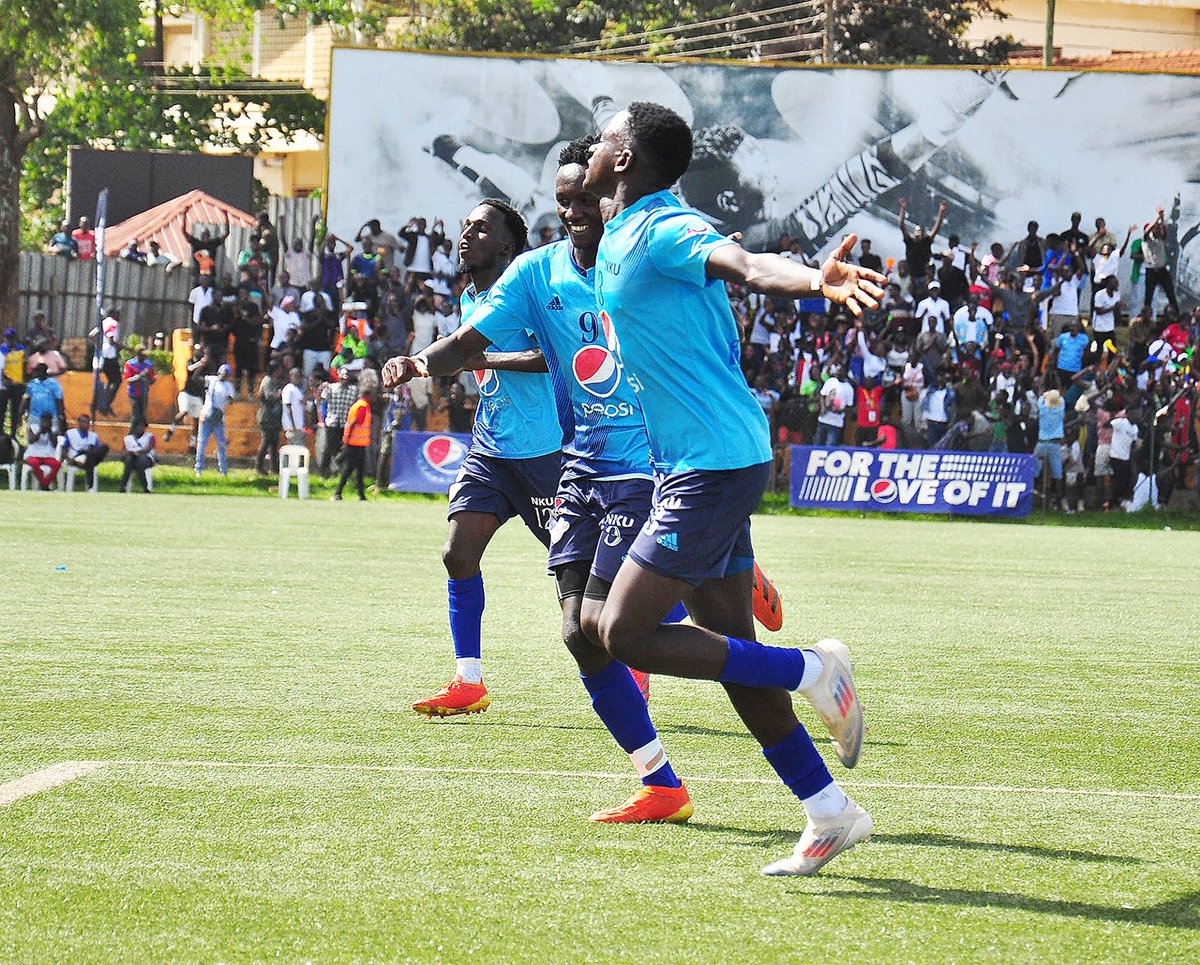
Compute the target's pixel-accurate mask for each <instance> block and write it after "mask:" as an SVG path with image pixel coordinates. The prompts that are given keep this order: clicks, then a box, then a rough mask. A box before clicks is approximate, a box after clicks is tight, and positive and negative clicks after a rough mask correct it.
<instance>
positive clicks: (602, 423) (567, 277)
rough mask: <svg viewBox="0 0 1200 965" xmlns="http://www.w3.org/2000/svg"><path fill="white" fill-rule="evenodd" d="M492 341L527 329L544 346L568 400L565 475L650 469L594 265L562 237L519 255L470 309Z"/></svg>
mask: <svg viewBox="0 0 1200 965" xmlns="http://www.w3.org/2000/svg"><path fill="white" fill-rule="evenodd" d="M470 324H472V325H474V326H475V328H477V329H478V330H479V331H480V332H481V333H482V334H484V335H486V336H487V337H488V338H489V339H491V340H492V341H493V343H507V341H508V340H509V339H511V338H513V337H516V336H518V335H519V334H520V333H521V332H523V331H525V330H526V329H528V330H530V331H532V332H533V335H534V338H536V339H537V342H538V344H539V345H540V346H541V347H542V353H543V354H544V355H545V356H546V364H547V366H548V368H549V369H550V373H551V376H552V377H553V379H554V382H555V387H556V390H557V391H556V393H555V394H556V396H557V397H558V398H559V399H560V401H561V402H563V404H564V408H565V409H566V411H565V412H564V413H563V415H564V416H565V418H566V420H567V424H568V425H569V426H570V427H571V428H570V429H569V430H568V434H567V442H566V444H565V445H564V446H563V452H564V453H565V454H566V459H565V460H564V463H563V477H564V478H568V479H571V478H582V477H591V478H600V479H612V478H618V477H619V478H628V477H630V476H635V475H639V476H646V477H649V476H650V446H649V440H648V439H647V437H646V423H645V420H644V419H643V418H642V412H641V408H640V407H639V406H638V402H637V397H636V395H635V394H634V392H633V389H632V388H630V386H629V383H628V382H627V381H626V380H625V378H624V377H623V374H622V372H621V368H620V366H619V365H618V364H617V359H616V357H615V356H614V355H613V353H612V351H611V350H610V349H609V348H608V346H607V344H606V343H605V339H604V329H603V326H602V325H601V324H600V318H599V315H598V313H597V312H596V291H595V284H594V282H593V272H592V271H587V272H585V271H583V270H581V269H580V268H579V266H578V265H576V264H575V260H574V258H572V257H571V244H570V242H569V241H565V240H564V241H557V242H555V243H554V244H550V245H546V246H544V247H541V248H538V249H536V250H535V251H530V252H526V253H525V254H523V255H521V256H520V257H519V258H517V259H516V261H514V262H513V263H512V264H511V265H509V267H508V270H507V271H505V273H504V275H503V276H502V277H501V278H500V280H499V281H497V282H496V283H495V284H494V285H492V287H491V288H490V289H489V290H488V293H487V297H486V298H484V299H483V300H482V302H481V303H479V304H478V305H477V306H476V307H475V309H474V310H473V311H472V314H471V322H470Z"/></svg>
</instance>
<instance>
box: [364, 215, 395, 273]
mask: <svg viewBox="0 0 1200 965" xmlns="http://www.w3.org/2000/svg"><path fill="white" fill-rule="evenodd" d="M354 238H355V240H356V241H358V242H359V243H360V244H361V245H362V246H363V249H364V250H368V251H374V252H377V253H379V254H380V255H381V256H382V259H383V267H384V268H385V269H386V270H387V272H388V273H389V274H391V272H392V270H393V269H394V268H395V266H396V252H398V251H403V250H404V242H402V241H401V240H400V239H399V238H397V237H396V236H395V235H394V234H392V233H391V232H390V231H384V230H383V226H382V225H381V224H380V223H379V219H378V218H372V219H371V220H370V221H368V222H366V223H365V224H364V225H363V226H362V227H361V228H359V229H358V234H356V235H355V236H354ZM381 248H382V249H383V250H382V251H380V249H381Z"/></svg>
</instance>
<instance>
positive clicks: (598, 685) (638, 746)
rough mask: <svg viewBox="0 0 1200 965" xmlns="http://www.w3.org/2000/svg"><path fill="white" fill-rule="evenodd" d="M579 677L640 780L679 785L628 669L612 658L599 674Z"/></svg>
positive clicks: (594, 708)
mask: <svg viewBox="0 0 1200 965" xmlns="http://www.w3.org/2000/svg"><path fill="white" fill-rule="evenodd" d="M580 679H581V680H582V681H583V685H584V686H585V687H586V688H587V692H588V693H589V694H591V695H592V709H593V710H595V711H596V716H597V717H599V718H600V719H601V720H602V721H603V722H604V726H605V727H607V728H608V732H609V733H610V734H612V735H613V737H614V738H615V739H616V742H617V743H618V744H619V745H620V746H621V750H623V751H624V752H625V753H626V754H628V755H629V758H630V760H632V761H633V766H634V767H635V768H636V769H637V772H638V774H639V775H640V776H641V779H642V783H643V784H647V785H651V784H652V785H657V786H658V787H679V784H680V781H679V778H677V777H676V776H675V772H674V771H673V770H672V769H671V763H670V761H668V760H667V752H666V751H664V750H663V746H662V742H661V741H659V739H658V734H657V733H656V732H655V730H654V724H653V723H651V722H650V711H649V710H648V709H647V707H646V699H645V698H644V697H643V696H642V692H641V691H640V690H639V689H638V685H637V683H636V682H635V681H634V679H633V675H632V674H631V673H630V672H629V668H628V667H626V666H625V664H623V663H621V662H620V661H619V660H612V661H610V662H609V664H608V666H606V667H605V668H604V669H603V670H601V671H600V672H599V673H594V674H590V675H585V674H580Z"/></svg>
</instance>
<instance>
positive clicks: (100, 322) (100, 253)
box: [91, 188, 108, 423]
mask: <svg viewBox="0 0 1200 965" xmlns="http://www.w3.org/2000/svg"><path fill="white" fill-rule="evenodd" d="M107 223H108V188H104V189H103V190H102V191H101V192H100V197H98V198H97V199H96V344H95V346H94V352H93V355H92V413H91V416H92V422H93V423H94V422H95V421H96V402H97V400H98V399H99V398H100V392H101V389H100V369H101V367H102V366H103V364H104V354H103V353H104V229H105V226H106V225H107Z"/></svg>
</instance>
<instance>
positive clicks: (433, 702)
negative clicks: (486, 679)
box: [412, 675, 492, 717]
mask: <svg viewBox="0 0 1200 965" xmlns="http://www.w3.org/2000/svg"><path fill="white" fill-rule="evenodd" d="M491 703H492V698H491V697H489V696H488V692H487V687H485V686H484V685H483V681H480V682H479V683H477V684H469V683H467V682H466V681H465V680H463V679H462V677H460V676H457V675H456V676H455V677H454V679H453V680H451V681H450V683H448V684H446V686H445V687H444V688H443V689H442V690H440V691H438V692H437V693H436V694H434V695H433V696H432V697H426V698H425V699H424V700H421V701H418V702H417V703H415V704H413V705H412V707H413V710H415V711H416V712H417V713H418V714H424V715H425V716H426V717H454V716H456V715H458V714H481V713H483V712H484V711H485V710H487V709H488V707H489V706H490V705H491Z"/></svg>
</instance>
